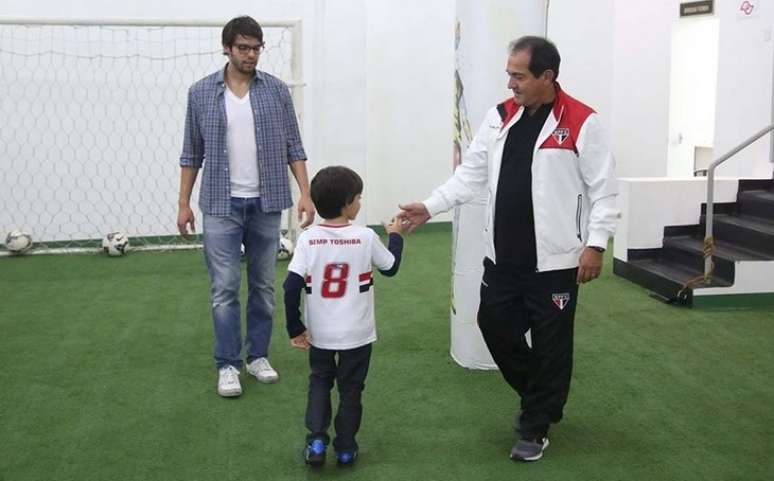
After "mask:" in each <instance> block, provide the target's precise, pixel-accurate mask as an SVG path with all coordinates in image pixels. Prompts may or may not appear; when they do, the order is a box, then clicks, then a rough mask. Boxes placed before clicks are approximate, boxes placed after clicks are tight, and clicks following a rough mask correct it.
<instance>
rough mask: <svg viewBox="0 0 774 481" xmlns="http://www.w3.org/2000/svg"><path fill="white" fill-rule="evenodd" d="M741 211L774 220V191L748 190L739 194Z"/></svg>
mask: <svg viewBox="0 0 774 481" xmlns="http://www.w3.org/2000/svg"><path fill="white" fill-rule="evenodd" d="M737 204H738V208H739V212H740V213H741V214H744V215H751V216H755V217H760V218H763V219H769V220H772V221H774V191H772V190H747V191H742V192H739V195H738V196H737Z"/></svg>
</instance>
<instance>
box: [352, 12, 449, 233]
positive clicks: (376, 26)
mask: <svg viewBox="0 0 774 481" xmlns="http://www.w3.org/2000/svg"><path fill="white" fill-rule="evenodd" d="M364 3H365V4H366V7H365V8H366V21H367V28H366V31H367V32H368V33H367V44H368V58H367V68H366V70H367V75H368V79H367V80H368V81H367V90H366V91H367V103H368V106H367V110H366V116H365V120H366V123H367V136H368V142H367V145H368V163H367V166H366V171H367V176H368V179H369V182H368V185H367V189H366V192H365V200H366V202H367V209H366V210H367V212H366V218H367V221H368V223H378V222H380V221H382V220H388V219H389V218H390V217H391V216H392V215H394V214H395V213H397V212H398V204H399V203H403V202H411V201H414V200H421V199H424V198H425V197H426V196H427V195H428V194H429V193H430V191H431V190H432V189H433V188H435V187H436V186H437V185H439V184H441V183H442V182H443V181H444V180H446V178H447V177H448V176H449V175H450V173H451V161H450V159H451V156H452V99H453V90H452V89H453V85H454V84H453V79H454V0H425V1H422V2H415V1H413V0H392V1H386V0H380V1H376V2H374V1H368V2H364ZM353 120H354V121H356V122H358V121H362V120H360V119H353ZM436 220H440V219H436Z"/></svg>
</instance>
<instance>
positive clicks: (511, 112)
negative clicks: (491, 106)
mask: <svg viewBox="0 0 774 481" xmlns="http://www.w3.org/2000/svg"><path fill="white" fill-rule="evenodd" d="M554 88H555V90H556V97H554V108H553V113H554V118H555V119H557V120H558V119H559V116H560V115H562V110H563V109H564V108H565V107H568V106H575V105H578V106H583V109H581V110H584V111H590V112H587V114H586V115H584V119H585V117H588V113H591V112H593V110H592V109H591V108H589V107H587V106H586V105H584V104H582V103H581V102H579V101H577V100H575V99H574V98H572V97H571V96H569V95H567V93H565V91H564V90H562V87H561V85H559V82H554ZM520 108H521V105H520V104H518V103H516V99H514V98H513V97H511V98H509V99H508V100H506V101H504V102H502V103H501V104H499V105H498V106H497V111H498V112H499V113H500V119H501V120H502V122H503V123H502V125H501V126H500V128H501V129H503V128H505V126H506V125H508V123H509V122H510V121H511V120H512V119H513V117H514V116H515V115H516V113H518V111H519V109H520Z"/></svg>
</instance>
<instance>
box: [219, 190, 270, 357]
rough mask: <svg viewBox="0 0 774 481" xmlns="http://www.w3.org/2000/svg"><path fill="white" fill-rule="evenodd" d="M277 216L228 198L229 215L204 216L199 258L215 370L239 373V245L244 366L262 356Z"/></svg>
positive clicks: (267, 335)
mask: <svg viewBox="0 0 774 481" xmlns="http://www.w3.org/2000/svg"><path fill="white" fill-rule="evenodd" d="M280 215H281V214H280V213H279V212H273V213H264V212H262V211H261V202H260V199H259V198H251V199H242V198H237V197H232V198H231V215H230V216H228V217H216V216H211V215H204V259H205V261H206V262H207V270H208V271H209V273H210V290H211V302H212V324H213V328H214V331H215V365H216V366H217V368H218V369H220V368H222V367H224V366H227V365H232V366H234V367H235V368H237V369H241V368H242V359H241V356H240V351H241V348H242V335H241V334H242V325H241V321H240V308H239V285H240V281H241V278H242V269H241V265H240V261H241V252H240V247H241V245H242V244H244V246H245V257H246V258H247V285H248V294H247V313H246V314H247V330H246V336H245V353H246V357H247V362H248V363H249V362H251V361H253V360H254V359H256V358H259V357H266V356H267V354H268V349H269V341H271V329H272V315H273V313H274V269H275V265H276V262H277V242H278V239H279V226H280Z"/></svg>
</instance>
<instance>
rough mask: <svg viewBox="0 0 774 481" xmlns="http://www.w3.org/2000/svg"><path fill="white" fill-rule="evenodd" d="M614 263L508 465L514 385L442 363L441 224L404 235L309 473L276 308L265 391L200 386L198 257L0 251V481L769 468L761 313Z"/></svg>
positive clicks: (772, 370)
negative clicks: (627, 275)
mask: <svg viewBox="0 0 774 481" xmlns="http://www.w3.org/2000/svg"><path fill="white" fill-rule="evenodd" d="M610 261H611V259H610V258H609V257H608V259H607V264H606V275H605V276H604V277H603V278H601V279H599V280H597V281H595V282H593V283H591V284H590V285H588V286H584V287H582V289H581V298H580V304H579V307H578V312H577V316H576V349H575V360H576V364H575V371H574V378H573V385H572V390H571V393H570V401H569V403H568V405H567V407H566V410H565V419H564V420H563V421H562V423H560V424H558V425H557V426H555V427H554V428H553V430H552V431H551V447H550V448H549V449H548V451H547V452H546V455H545V457H544V458H543V459H542V460H541V461H540V462H538V463H534V464H519V463H514V462H512V461H510V460H509V459H508V457H507V454H508V451H509V449H510V446H511V443H512V442H513V434H512V431H511V426H512V423H513V415H514V412H515V409H516V407H517V401H516V397H515V395H514V394H513V393H512V392H511V391H510V390H509V388H508V387H507V385H506V384H505V383H504V382H503V381H502V380H501V378H500V377H499V374H498V373H497V372H482V371H469V370H466V369H463V368H461V367H459V366H457V365H456V364H455V363H454V362H453V361H452V360H451V359H450V357H449V354H448V351H449V281H450V273H449V272H450V267H449V266H450V234H449V231H448V229H443V228H441V229H439V228H435V229H426V230H425V231H424V232H422V231H420V233H417V234H415V235H413V236H411V237H409V238H408V239H407V241H406V248H405V254H404V263H403V265H402V267H401V271H400V272H399V274H398V276H397V277H395V278H392V279H386V278H380V277H377V279H376V292H377V323H378V329H379V341H378V342H377V343H376V345H375V349H374V354H373V358H372V364H371V371H370V373H369V376H368V379H367V381H366V385H367V387H366V391H365V394H364V405H365V412H364V418H363V425H362V429H361V432H360V435H359V437H358V441H359V443H360V445H361V456H360V459H359V460H358V464H357V466H355V467H354V469H350V470H342V469H337V468H336V467H335V463H330V462H329V464H328V465H327V466H326V467H324V468H323V469H321V470H319V471H311V470H309V469H308V468H307V467H306V466H304V465H303V462H302V459H301V448H302V442H303V437H304V434H305V432H304V424H303V413H304V406H305V400H306V377H307V372H308V370H307V365H306V356H305V354H304V353H301V352H299V351H295V350H292V349H291V348H290V347H289V345H288V341H287V335H286V333H285V329H284V320H283V315H282V313H281V309H280V311H279V312H278V315H277V319H276V325H275V331H274V338H273V340H272V350H271V358H272V362H273V364H274V365H275V367H276V368H277V369H278V371H279V372H280V376H281V380H280V382H279V384H276V385H262V384H259V383H258V382H257V381H255V380H253V379H250V378H248V377H247V376H244V377H243V388H244V394H243V395H242V397H240V398H238V399H223V398H220V397H219V396H218V395H217V394H216V392H215V381H216V373H215V370H214V368H213V365H212V359H211V348H212V329H211V324H210V323H211V321H210V314H209V305H208V304H209V303H208V281H207V275H206V271H205V268H204V262H203V260H202V254H201V252H196V251H194V252H190V251H189V252H168V253H131V254H130V255H128V256H126V257H124V258H106V257H102V256H97V255H94V256H91V255H78V256H58V257H55V256H28V257H22V258H0V299H1V302H0V362H2V367H3V368H2V370H0V481H17V480H18V481H23V480H78V481H86V480H224V481H225V480H240V481H241V480H247V479H256V480H269V481H274V480H300V479H323V478H332V477H336V478H341V479H353V480H354V479H358V480H385V481H386V480H390V481H393V480H423V481H430V480H501V479H502V480H506V479H507V480H524V481H528V480H541V481H542V480H627V481H628V480H648V481H652V480H681V481H682V480H701V481H714V480H729V481H730V480H745V481H748V480H766V481H771V480H772V479H774V342H773V339H774V315H772V313H771V312H770V309H768V308H760V307H759V308H751V309H749V310H734V311H723V310H715V311H712V310H690V309H684V308H677V307H672V306H667V305H664V304H661V303H659V302H657V301H655V300H653V299H651V298H649V297H648V295H647V292H646V291H644V290H642V289H641V288H639V287H637V286H635V285H633V284H631V283H628V282H626V281H624V280H622V279H620V278H616V277H614V276H613V275H612V274H611V273H610V265H611V262H610ZM286 267H287V264H286V263H280V264H279V266H278V280H277V284H278V287H279V284H280V282H281V280H282V279H283V278H284V275H285V269H286ZM243 287H244V286H243ZM280 294H281V290H278V295H280ZM278 305H279V306H281V303H280V302H279V298H278Z"/></svg>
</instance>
